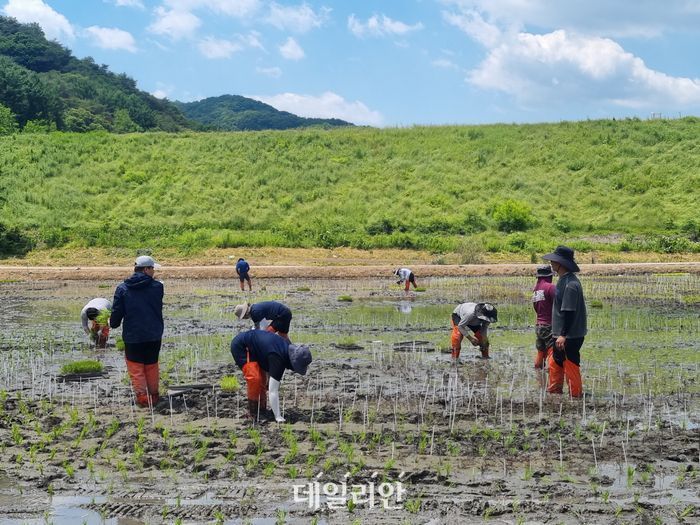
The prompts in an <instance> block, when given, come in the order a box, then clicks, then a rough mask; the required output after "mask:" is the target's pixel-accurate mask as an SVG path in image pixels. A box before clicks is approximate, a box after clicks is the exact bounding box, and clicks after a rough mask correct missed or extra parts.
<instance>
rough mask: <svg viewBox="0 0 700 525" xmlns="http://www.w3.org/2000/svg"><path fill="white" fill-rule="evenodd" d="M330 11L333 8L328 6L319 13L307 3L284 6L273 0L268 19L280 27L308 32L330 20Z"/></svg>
mask: <svg viewBox="0 0 700 525" xmlns="http://www.w3.org/2000/svg"><path fill="white" fill-rule="evenodd" d="M330 13H331V9H329V8H328V7H322V8H321V9H320V10H319V12H318V13H317V12H315V11H314V10H313V9H312V8H311V7H310V6H309V5H308V4H307V3H303V4H301V5H298V6H284V5H280V4H278V3H276V2H272V4H271V5H270V13H269V15H268V16H267V19H266V21H267V22H268V23H269V24H272V25H273V26H275V27H276V28H278V29H285V30H288V31H292V32H295V33H306V32H308V31H310V30H311V29H315V28H317V27H321V26H322V25H323V24H324V22H326V21H327V20H328V18H329V16H330Z"/></svg>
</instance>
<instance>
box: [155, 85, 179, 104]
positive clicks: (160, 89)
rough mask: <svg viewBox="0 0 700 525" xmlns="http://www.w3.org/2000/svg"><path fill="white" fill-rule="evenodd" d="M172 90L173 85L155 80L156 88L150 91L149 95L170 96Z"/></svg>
mask: <svg viewBox="0 0 700 525" xmlns="http://www.w3.org/2000/svg"><path fill="white" fill-rule="evenodd" d="M174 91H175V87H174V86H172V85H170V84H164V83H162V82H157V83H156V89H155V91H151V95H153V96H154V97H156V98H171V96H172V94H173V92H174ZM171 100H172V99H171Z"/></svg>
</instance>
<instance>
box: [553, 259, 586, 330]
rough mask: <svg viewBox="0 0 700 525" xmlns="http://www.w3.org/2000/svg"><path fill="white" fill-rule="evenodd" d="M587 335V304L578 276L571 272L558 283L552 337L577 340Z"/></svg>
mask: <svg viewBox="0 0 700 525" xmlns="http://www.w3.org/2000/svg"><path fill="white" fill-rule="evenodd" d="M587 333H588V323H587V319H586V302H585V300H584V298H583V288H582V287H581V281H579V280H578V277H576V274H574V273H572V272H569V273H566V274H564V275H562V276H561V277H559V280H558V281H557V290H556V294H555V296H554V305H553V307H552V335H554V336H555V337H556V336H560V335H564V336H566V337H570V338H572V339H576V338H579V337H585V336H586V334H587Z"/></svg>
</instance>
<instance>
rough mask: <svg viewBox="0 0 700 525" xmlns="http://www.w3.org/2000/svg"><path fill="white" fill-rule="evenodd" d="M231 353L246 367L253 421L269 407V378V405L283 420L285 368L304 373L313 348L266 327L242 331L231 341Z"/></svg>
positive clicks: (277, 418) (249, 403) (245, 372)
mask: <svg viewBox="0 0 700 525" xmlns="http://www.w3.org/2000/svg"><path fill="white" fill-rule="evenodd" d="M231 355H232V356H233V360H234V361H235V362H236V365H238V367H239V368H240V369H241V370H242V371H243V377H245V380H246V384H247V387H248V413H249V415H250V417H251V418H252V419H253V421H255V420H257V419H259V415H260V414H261V413H263V412H265V411H266V410H267V394H268V381H269V395H270V407H271V408H272V412H273V414H274V415H275V421H277V422H278V423H283V422H284V418H283V417H282V414H281V412H280V397H279V389H280V382H281V381H282V376H283V375H284V371H285V370H292V371H294V372H296V373H297V374H301V375H305V374H306V370H307V369H308V367H309V364H311V352H310V351H309V348H308V347H306V346H304V345H293V344H290V343H289V341H288V340H286V339H283V338H282V337H280V336H278V335H277V334H273V333H271V332H266V331H263V330H248V331H247V332H241V333H240V334H238V335H237V336H236V337H234V338H233V341H231Z"/></svg>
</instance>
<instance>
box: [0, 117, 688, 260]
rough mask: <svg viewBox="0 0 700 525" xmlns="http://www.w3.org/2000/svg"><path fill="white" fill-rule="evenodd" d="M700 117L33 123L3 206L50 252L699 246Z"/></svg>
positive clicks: (8, 170) (3, 186)
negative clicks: (266, 125)
mask: <svg viewBox="0 0 700 525" xmlns="http://www.w3.org/2000/svg"><path fill="white" fill-rule="evenodd" d="M699 127H700V124H699V123H698V121H697V119H693V118H686V119H680V120H669V121H665V120H655V121H638V120H627V121H594V122H578V123H570V122H563V123H559V124H538V125H491V126H471V127H470V126H460V127H416V128H411V129H385V130H377V129H336V130H330V131H324V130H303V131H282V132H245V133H206V134H205V133H180V134H165V133H149V134H130V135H110V134H106V133H89V134H69V133H51V134H46V135H41V134H27V135H22V134H18V135H17V134H16V135H10V136H6V137H0V195H2V200H0V206H1V207H2V222H3V223H5V225H7V226H8V227H17V228H19V229H21V230H22V231H24V232H27V234H28V235H33V236H34V237H35V239H34V240H35V241H36V242H37V243H38V244H37V246H38V247H39V248H41V247H53V246H63V245H75V246H105V247H112V246H126V247H137V246H143V245H148V246H152V247H159V246H176V247H178V248H180V250H182V252H184V253H187V252H196V251H198V250H201V249H203V248H207V247H211V246H219V247H231V246H242V245H247V246H300V247H305V246H321V247H334V246H353V247H357V248H373V247H377V248H379V247H399V248H421V249H428V250H431V251H434V252H445V251H452V252H455V251H460V250H461V249H462V247H463V246H464V244H463V242H464V238H465V236H467V237H469V236H471V237H473V239H474V241H475V242H477V243H479V245H483V246H484V249H486V250H487V251H492V252H501V251H523V252H533V251H538V252H540V251H544V250H547V249H549V248H551V245H552V239H553V238H556V239H557V240H566V241H567V242H571V243H572V244H575V245H576V247H578V248H579V249H587V248H590V249H596V247H598V246H599V245H600V244H601V243H606V242H609V241H610V239H613V241H614V243H615V246H616V247H617V249H622V250H641V249H652V250H656V251H667V252H668V251H697V250H699V249H700V247H699V245H698V243H697V242H695V241H697V239H695V238H693V237H692V236H689V235H688V232H691V233H692V232H694V233H695V234H697V230H698V224H696V223H697V222H698V219H697V209H698V206H699V205H700V198H699V192H698V191H697V189H696V188H699V187H700V175H699V174H700V170H699V169H698V168H700V157H699V156H698V155H697V154H695V152H696V151H697V148H698V146H699V142H700V138H699V137H700V134H698V128H699ZM506 201H507V202H508V203H509V204H508V205H507V206H504V205H503V204H504V202H506ZM508 210H515V211H514V212H513V213H515V212H517V213H518V214H519V215H518V216H517V217H509V216H508V213H509V211H508ZM504 214H505V216H504ZM499 229H500V230H504V231H499ZM519 229H522V230H524V231H517V230H519ZM609 234H615V235H614V236H610V235H609ZM576 243H578V244H576Z"/></svg>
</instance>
